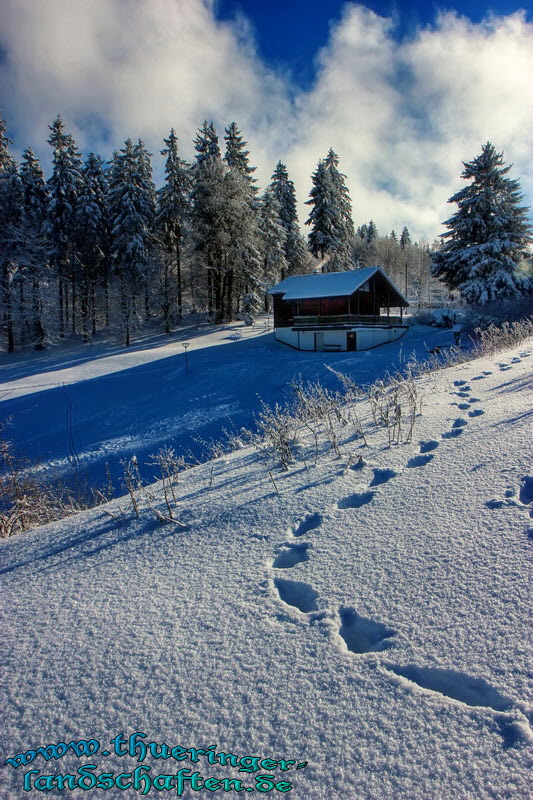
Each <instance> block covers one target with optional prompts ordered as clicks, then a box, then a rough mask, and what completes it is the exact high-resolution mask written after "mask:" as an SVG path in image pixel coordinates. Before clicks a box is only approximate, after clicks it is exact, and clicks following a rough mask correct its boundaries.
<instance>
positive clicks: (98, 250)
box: [75, 153, 110, 342]
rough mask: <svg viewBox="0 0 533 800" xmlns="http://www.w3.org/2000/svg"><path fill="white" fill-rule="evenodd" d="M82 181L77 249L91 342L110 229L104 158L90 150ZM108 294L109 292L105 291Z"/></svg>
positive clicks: (86, 327) (104, 276)
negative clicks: (96, 301)
mask: <svg viewBox="0 0 533 800" xmlns="http://www.w3.org/2000/svg"><path fill="white" fill-rule="evenodd" d="M82 177H83V184H82V186H81V189H80V194H79V196H78V202H77V204H76V212H75V226H76V227H75V231H76V251H77V258H78V263H79V289H80V311H81V330H82V335H83V339H84V341H86V342H88V341H90V339H91V335H92V334H94V333H96V308H95V290H96V286H97V285H98V284H100V285H104V286H106V287H107V280H108V275H107V272H108V267H109V246H110V242H109V228H108V208H107V195H108V190H109V187H108V183H107V175H106V172H105V171H104V165H103V161H102V159H101V158H100V156H98V155H95V153H89V156H88V157H87V161H86V162H85V165H84V167H83V170H82ZM106 297H107V292H106Z"/></svg>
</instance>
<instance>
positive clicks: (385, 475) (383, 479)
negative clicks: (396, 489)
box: [369, 469, 398, 486]
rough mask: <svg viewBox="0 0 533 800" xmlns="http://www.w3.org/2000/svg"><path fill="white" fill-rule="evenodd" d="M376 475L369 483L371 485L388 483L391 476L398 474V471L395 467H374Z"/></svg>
mask: <svg viewBox="0 0 533 800" xmlns="http://www.w3.org/2000/svg"><path fill="white" fill-rule="evenodd" d="M373 472H374V477H373V478H372V480H371V481H370V483H369V486H380V485H381V484H382V483H387V481H390V479H391V478H395V477H396V476H397V474H398V473H397V472H395V471H394V470H393V469H374V470H373Z"/></svg>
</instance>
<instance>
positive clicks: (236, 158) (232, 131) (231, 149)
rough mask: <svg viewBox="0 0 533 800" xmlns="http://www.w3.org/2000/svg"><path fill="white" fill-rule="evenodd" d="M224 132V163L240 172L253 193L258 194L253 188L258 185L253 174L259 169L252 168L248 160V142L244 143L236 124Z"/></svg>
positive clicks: (233, 123) (232, 124) (229, 126)
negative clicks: (246, 148)
mask: <svg viewBox="0 0 533 800" xmlns="http://www.w3.org/2000/svg"><path fill="white" fill-rule="evenodd" d="M224 130H225V133H226V135H225V136H224V139H225V142H226V153H225V155H224V161H225V162H226V164H227V165H228V167H231V169H236V170H238V171H239V172H240V173H241V175H243V176H244V177H245V178H246V179H247V180H248V182H249V183H250V187H251V189H252V192H253V193H254V194H255V193H256V192H257V188H256V187H255V186H253V184H254V183H257V179H256V178H254V177H253V174H254V172H255V170H256V169H257V167H251V166H250V162H249V159H248V156H249V155H250V151H249V150H245V149H244V148H245V147H246V145H247V144H248V142H245V141H244V139H243V137H242V134H241V132H240V130H239V128H238V127H237V125H236V123H235V122H232V123H231V124H230V125H228V127H227V128H225V129H224Z"/></svg>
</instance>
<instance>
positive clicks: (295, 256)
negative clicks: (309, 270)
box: [269, 161, 308, 279]
mask: <svg viewBox="0 0 533 800" xmlns="http://www.w3.org/2000/svg"><path fill="white" fill-rule="evenodd" d="M269 189H270V190H271V191H272V193H273V195H274V198H275V199H276V200H277V202H278V204H279V217H280V221H281V224H282V225H283V227H284V228H285V230H286V233H287V235H286V238H285V245H284V249H285V259H286V261H287V268H286V270H284V271H283V270H282V273H281V278H282V279H283V278H285V277H287V276H288V275H296V274H298V273H299V272H302V270H303V269H304V267H305V264H306V262H307V260H308V251H307V246H306V244H305V239H304V237H303V236H302V234H301V233H300V227H299V225H298V212H297V211H296V191H295V189H294V183H293V181H291V180H290V179H289V173H288V172H287V167H286V166H285V164H282V162H281V161H278V163H277V165H276V169H275V170H274V173H273V175H272V179H271V183H270V186H269Z"/></svg>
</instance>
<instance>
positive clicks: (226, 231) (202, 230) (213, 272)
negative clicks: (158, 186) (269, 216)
mask: <svg viewBox="0 0 533 800" xmlns="http://www.w3.org/2000/svg"><path fill="white" fill-rule="evenodd" d="M195 148H196V151H197V153H198V155H197V157H196V163H195V165H194V167H193V189H192V201H193V225H192V228H193V236H194V249H195V256H196V275H195V278H196V290H197V294H198V293H201V292H202V291H204V296H205V298H206V301H207V309H208V312H209V314H210V315H211V316H213V317H214V319H215V321H216V322H222V321H226V320H231V319H232V316H233V312H234V305H235V298H236V297H238V296H239V288H244V289H245V288H246V285H247V283H248V282H249V280H251V278H252V276H253V275H254V274H256V273H257V272H258V270H259V259H258V254H257V251H256V248H255V242H254V240H255V237H256V227H255V210H254V203H253V202H252V196H253V193H252V190H251V183H250V181H249V179H248V177H247V176H245V175H243V174H241V172H240V171H239V170H238V169H234V168H231V167H229V166H227V165H226V164H225V163H224V162H223V161H222V159H221V157H220V150H219V148H218V139H217V137H216V131H215V129H214V127H213V125H212V123H211V124H208V123H206V122H205V123H204V126H203V128H202V129H201V130H200V131H199V133H198V135H197V137H196V140H195ZM200 275H203V276H205V283H204V286H203V287H202V281H201V280H199V277H200Z"/></svg>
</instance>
